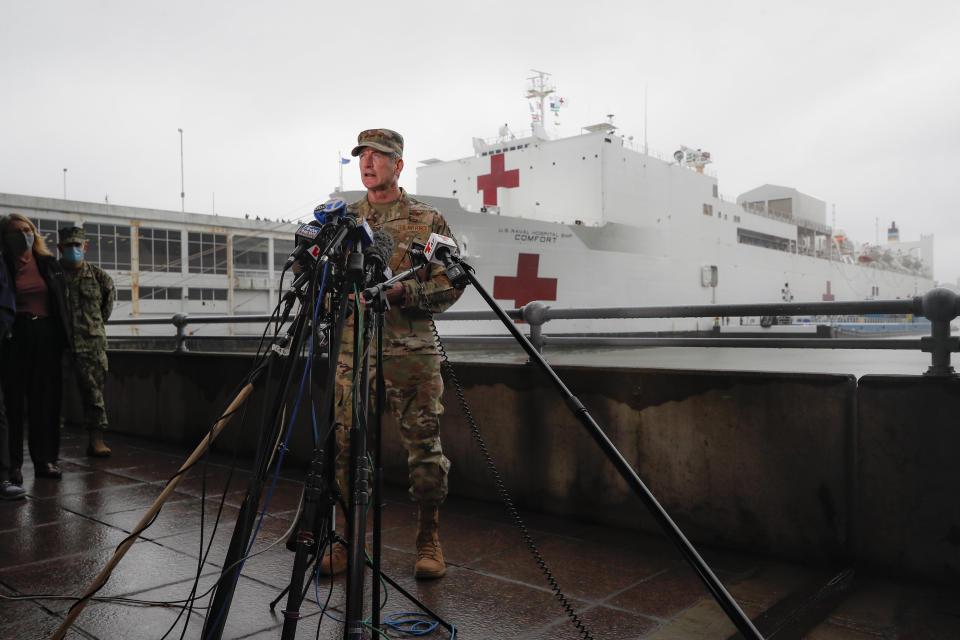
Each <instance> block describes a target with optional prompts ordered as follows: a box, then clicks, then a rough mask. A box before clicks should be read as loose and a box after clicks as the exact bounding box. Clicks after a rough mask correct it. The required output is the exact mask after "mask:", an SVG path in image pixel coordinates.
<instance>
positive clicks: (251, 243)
mask: <svg viewBox="0 0 960 640" xmlns="http://www.w3.org/2000/svg"><path fill="white" fill-rule="evenodd" d="M233 268H234V269H247V270H251V271H269V270H270V241H269V240H268V239H267V238H258V237H256V236H233Z"/></svg>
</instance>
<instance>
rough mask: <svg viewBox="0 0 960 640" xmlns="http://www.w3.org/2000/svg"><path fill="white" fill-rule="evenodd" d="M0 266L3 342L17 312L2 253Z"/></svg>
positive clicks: (0, 337) (0, 314)
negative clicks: (0, 267)
mask: <svg viewBox="0 0 960 640" xmlns="http://www.w3.org/2000/svg"><path fill="white" fill-rule="evenodd" d="M0 265H2V266H3V268H2V269H0V340H3V339H4V338H6V337H7V334H8V333H10V327H12V326H13V314H14V312H15V311H16V310H17V304H16V301H15V299H14V295H13V285H12V284H11V283H10V275H9V274H8V273H7V269H6V265H5V261H4V260H3V254H2V253H0Z"/></svg>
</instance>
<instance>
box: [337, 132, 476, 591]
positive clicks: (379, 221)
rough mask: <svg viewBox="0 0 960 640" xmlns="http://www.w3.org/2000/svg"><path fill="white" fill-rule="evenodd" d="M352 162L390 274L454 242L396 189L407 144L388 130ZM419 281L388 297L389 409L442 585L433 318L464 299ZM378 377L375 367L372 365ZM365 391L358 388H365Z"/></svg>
mask: <svg viewBox="0 0 960 640" xmlns="http://www.w3.org/2000/svg"><path fill="white" fill-rule="evenodd" d="M352 154H353V155H354V156H357V157H358V158H359V164H360V173H361V179H362V181H363V184H364V186H365V187H366V188H367V195H366V197H364V198H363V199H362V200H360V201H358V202H355V203H353V204H351V205H349V206H348V207H347V212H348V213H350V214H352V215H355V216H360V217H362V218H364V219H365V220H366V221H367V222H368V223H369V224H370V226H371V227H373V229H374V230H378V229H379V230H382V231H385V232H387V233H389V234H390V236H391V237H392V238H393V241H394V249H393V255H392V257H391V259H390V265H389V266H390V268H391V269H392V270H393V272H394V273H400V272H402V271H405V270H406V269H409V268H410V266H411V264H410V259H409V256H408V255H407V249H408V248H409V246H410V243H411V242H413V241H418V242H421V243H426V241H427V239H428V238H429V237H430V234H431V233H439V234H441V235H444V236H447V237H451V238H452V237H453V233H452V232H451V231H450V227H449V226H447V223H446V221H445V220H444V218H443V215H441V213H440V212H439V211H437V210H436V209H434V208H433V207H431V206H429V205H427V204H425V203H423V202H419V201H418V200H416V199H414V198H412V197H411V196H410V195H409V194H407V192H406V191H405V190H403V189H402V188H400V186H399V185H398V184H397V181H398V178H399V176H400V172H401V170H402V169H403V157H402V156H403V137H402V136H401V135H400V134H399V133H397V132H395V131H391V130H389V129H370V130H367V131H363V132H361V133H360V135H359V136H358V137H357V146H356V147H355V148H354V149H353V152H352ZM419 273H420V276H419V279H408V280H404V281H402V282H397V283H395V284H394V285H393V288H392V289H390V290H388V292H387V299H388V301H389V303H390V310H389V311H388V312H387V314H386V318H385V323H384V324H385V326H384V363H383V367H384V377H385V379H386V384H387V402H388V404H389V405H390V408H391V409H392V410H393V414H394V416H395V417H396V420H397V423H398V425H399V427H400V436H401V440H402V441H403V444H404V446H405V448H406V450H407V466H408V468H409V479H410V497H411V499H412V500H413V501H415V502H417V503H418V504H419V516H418V527H417V538H416V547H417V562H416V564H415V566H414V575H415V576H416V577H417V578H439V577H441V576H442V575H443V574H444V573H445V571H446V565H445V563H444V560H443V552H442V550H441V548H440V540H439V537H438V532H437V530H438V507H439V505H440V504H441V503H442V502H443V500H444V499H445V498H446V496H447V474H448V472H449V471H450V461H449V460H448V459H447V458H446V457H445V456H444V455H443V449H442V447H441V445H440V420H439V417H440V415H441V414H442V413H443V405H442V404H441V402H440V398H441V396H442V394H443V379H442V378H441V377H440V355H439V352H438V350H437V345H436V339H435V337H434V335H433V331H432V330H431V325H430V313H431V312H440V311H444V310H445V309H447V308H448V307H449V306H450V305H452V304H453V303H454V302H455V301H456V300H457V299H458V298H459V297H460V295H461V294H462V293H463V291H462V290H459V289H455V288H454V287H453V286H452V285H451V284H450V281H449V280H448V279H447V277H446V275H445V273H444V268H443V267H442V266H440V265H430V266H429V267H427V268H424V269H422V270H421V271H420V272H419ZM355 317H356V314H351V316H350V318H348V320H347V322H346V324H345V326H344V335H343V339H342V340H341V343H340V357H339V359H338V362H337V380H336V407H335V420H336V426H337V443H338V456H337V478H338V481H339V484H340V486H341V487H342V488H344V489H346V487H347V486H348V484H349V483H348V482H347V469H348V466H349V455H350V454H349V445H350V430H349V426H350V425H351V424H352V420H353V411H352V399H353V393H354V390H355V389H354V379H355V378H354V375H353V319H354V318H355ZM370 369H371V376H373V375H375V370H376V367H375V366H373V363H372V365H371V368H370ZM358 386H359V385H358ZM346 555H347V554H346V551H345V549H344V548H343V547H341V546H337V547H335V548H334V549H333V551H332V552H331V553H330V554H329V555H328V556H326V557H325V558H324V560H323V562H322V563H321V567H320V570H321V572H323V573H326V574H329V573H338V572H340V571H343V570H345V569H346V564H347V559H346Z"/></svg>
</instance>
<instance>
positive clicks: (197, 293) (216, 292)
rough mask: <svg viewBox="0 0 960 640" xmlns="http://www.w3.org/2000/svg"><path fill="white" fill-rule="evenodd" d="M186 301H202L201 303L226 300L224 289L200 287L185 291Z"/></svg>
mask: <svg viewBox="0 0 960 640" xmlns="http://www.w3.org/2000/svg"><path fill="white" fill-rule="evenodd" d="M187 299H188V300H202V301H203V302H207V301H211V300H226V299H227V290H226V289H206V288H200V287H190V288H189V289H187Z"/></svg>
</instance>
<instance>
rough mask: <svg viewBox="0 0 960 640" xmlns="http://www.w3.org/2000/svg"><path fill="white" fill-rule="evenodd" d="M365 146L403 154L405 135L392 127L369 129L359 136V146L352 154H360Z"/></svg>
mask: <svg viewBox="0 0 960 640" xmlns="http://www.w3.org/2000/svg"><path fill="white" fill-rule="evenodd" d="M364 147H370V148H372V149H376V150H377V151H383V152H385V153H395V154H397V155H398V156H401V157H402V156H403V136H402V135H400V134H399V133H397V132H396V131H391V130H390V129H367V130H366V131H361V132H360V135H358V136H357V146H355V147H354V148H353V151H351V152H350V155H352V156H358V155H360V151H361V150H362V149H363V148H364Z"/></svg>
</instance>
